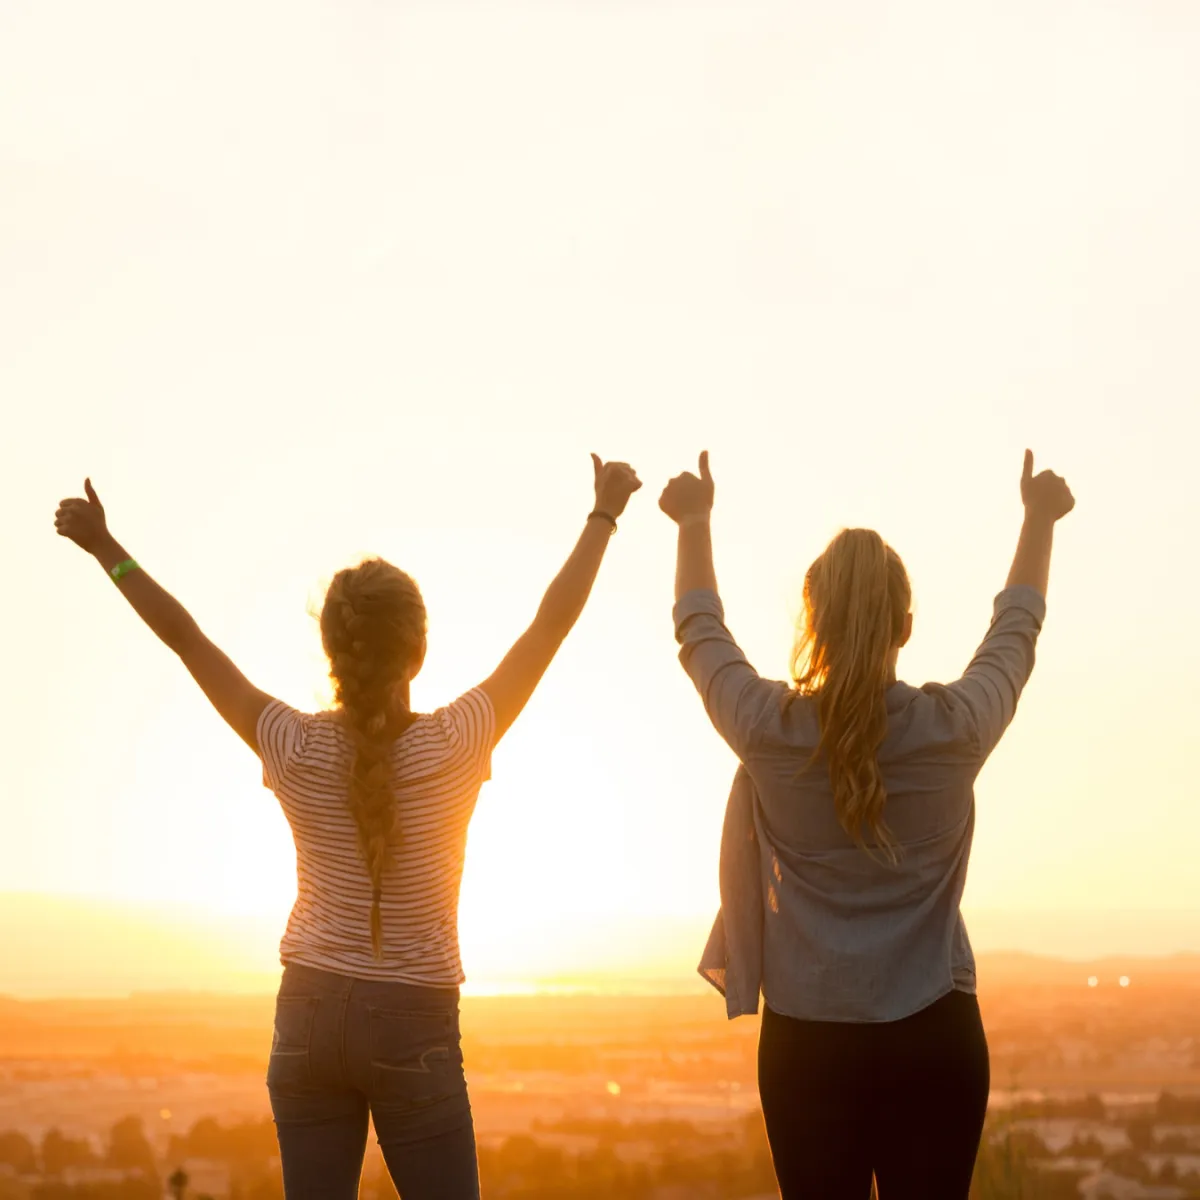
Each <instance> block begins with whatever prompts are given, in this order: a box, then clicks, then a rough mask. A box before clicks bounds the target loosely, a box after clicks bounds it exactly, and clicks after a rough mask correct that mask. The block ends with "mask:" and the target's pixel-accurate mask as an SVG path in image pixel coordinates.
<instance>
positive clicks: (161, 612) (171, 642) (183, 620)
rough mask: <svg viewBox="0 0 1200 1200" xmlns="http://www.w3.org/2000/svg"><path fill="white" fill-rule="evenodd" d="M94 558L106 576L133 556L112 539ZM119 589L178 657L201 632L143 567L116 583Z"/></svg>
mask: <svg viewBox="0 0 1200 1200" xmlns="http://www.w3.org/2000/svg"><path fill="white" fill-rule="evenodd" d="M92 557H93V558H95V559H96V561H97V562H98V563H99V564H100V565H101V566H102V567H103V568H104V571H105V574H107V573H108V572H109V571H111V570H112V568H113V567H115V566H116V565H117V564H118V563H122V562H124V561H125V560H126V559H127V558H129V557H130V555H129V553H128V552H127V551H126V549H125V547H124V546H122V545H121V544H120V543H119V542H118V541H117V540H116V539H115V538H114V537H111V536H109V537H107V538H105V540H104V541H103V542H102V543H101V544H100V545H99V546H98V547H97V548H96V549H95V551H93V554H92ZM117 588H118V590H119V591H120V592H121V594H122V595H123V596H124V597H125V599H126V600H128V601H129V603H130V605H131V606H132V608H133V610H134V612H136V613H137V615H138V616H139V617H141V618H142V620H143V621H145V622H146V624H147V625H149V626H150V628H151V629H152V630H153V631H154V632H155V633H156V634H157V635H158V637H159V638H161V639H162V640H163V641H164V642H165V643H166V644H167V645H168V646H170V648H171V649H172V650H174V651H175V653H176V654H179V653H181V652H182V650H183V648H184V647H185V646H186V644H187V642H188V640H189V639H190V638H191V637H192V636H193V635H194V634H197V633H199V627H198V626H197V625H196V622H195V621H194V620H193V619H192V616H191V614H190V613H189V612H188V611H187V609H186V608H184V607H183V605H182V604H180V603H179V601H178V600H176V599H175V597H174V596H172V595H171V594H170V593H169V592H168V591H166V589H165V588H162V587H160V586H159V585H158V584H157V583H155V582H154V580H153V579H151V578H150V576H149V575H148V574H147V573H146V572H145V571H144V570H142V569H141V568H139V569H138V570H136V571H130V573H129V574H128V575H126V576H124V577H123V578H122V579H121V580H120V581H119V582H118V583H117Z"/></svg>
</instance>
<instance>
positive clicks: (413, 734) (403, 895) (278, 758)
mask: <svg viewBox="0 0 1200 1200" xmlns="http://www.w3.org/2000/svg"><path fill="white" fill-rule="evenodd" d="M495 740H496V716H495V711H494V710H493V708H492V702H491V700H490V699H489V697H488V696H487V694H486V693H485V692H483V691H482V690H481V689H479V688H475V689H474V690H472V691H469V692H467V693H466V695H464V696H462V697H460V698H459V699H458V700H456V701H454V703H453V704H450V705H447V706H446V707H445V708H440V709H438V710H437V711H436V712H435V713H432V714H431V715H429V716H419V717H417V719H416V721H414V722H413V724H412V725H410V726H409V727H408V728H407V729H406V730H405V731H404V733H403V734H401V735H400V736H399V737H398V738H396V740H395V741H394V742H393V743H392V789H393V792H394V794H395V797H396V825H397V829H398V831H399V845H398V847H397V849H396V851H395V852H394V854H393V861H392V863H391V865H390V866H389V867H388V870H387V872H386V873H385V875H384V879H383V897H382V909H381V911H382V917H383V957H382V958H380V959H377V958H376V957H375V953H374V951H373V949H372V948H371V879H370V876H369V875H368V874H367V868H366V865H365V863H364V862H363V857H362V854H361V852H360V851H359V848H358V832H357V827H356V826H355V823H354V818H353V817H352V816H351V815H350V810H349V807H348V804H347V797H348V787H349V776H350V764H351V761H352V759H353V753H354V751H353V743H352V742H351V740H350V737H349V735H348V734H347V733H346V731H345V729H344V728H343V727H342V724H341V721H340V719H339V717H338V716H337V714H335V713H332V712H324V713H317V714H315V715H313V714H310V713H302V712H297V711H296V710H295V709H294V708H289V707H288V706H287V705H286V704H284V703H282V702H281V701H279V700H274V701H272V702H271V703H270V704H268V705H267V706H266V708H265V709H263V712H262V715H261V716H260V717H259V719H258V745H259V753H260V754H261V755H262V761H263V782H264V783H265V785H266V786H267V787H268V788H270V789H271V791H273V792H274V793H275V795H276V796H277V797H278V798H279V803H280V804H281V805H282V807H283V811H284V815H285V816H286V817H287V819H288V824H289V825H290V826H291V828H292V837H293V838H294V839H295V842H296V903H295V906H294V907H293V908H292V914H291V916H290V917H289V918H288V924H287V932H286V933H285V934H284V935H283V942H282V944H281V945H280V948H279V955H280V958H281V959H282V960H283V962H284V963H298V964H301V965H303V966H307V967H315V968H317V969H318V970H323V971H333V972H336V973H337V974H340V975H349V976H352V977H355V978H361V979H385V980H392V981H395V982H400V983H412V984H422V985H425V986H427V987H457V986H458V984H460V983H462V981H463V978H464V976H463V970H462V963H461V960H460V958H459V950H458V892H459V884H460V882H461V881H462V870H463V856H464V854H465V853H466V845H467V825H468V823H469V822H470V820H471V814H472V812H473V811H474V809H475V802H476V800H477V799H478V796H479V789H480V787H481V785H482V784H483V783H484V781H485V780H486V779H488V777H489V773H490V764H491V752H492V747H493V745H494V743H495Z"/></svg>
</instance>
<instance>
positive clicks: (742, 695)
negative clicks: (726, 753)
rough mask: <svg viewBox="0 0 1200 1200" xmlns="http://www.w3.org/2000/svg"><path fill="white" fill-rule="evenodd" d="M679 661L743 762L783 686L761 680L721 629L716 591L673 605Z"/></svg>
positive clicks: (721, 610) (688, 596)
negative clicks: (678, 645)
mask: <svg viewBox="0 0 1200 1200" xmlns="http://www.w3.org/2000/svg"><path fill="white" fill-rule="evenodd" d="M675 640H676V641H678V642H679V644H680V650H679V661H680V662H681V663H682V664H683V669H684V670H685V671H686V672H687V673H688V675H689V676H690V677H691V680H692V682H693V683H694V684H695V685H696V690H697V691H698V692H699V693H700V698H701V700H703V701H704V707H705V709H706V711H707V712H708V716H709V719H710V720H711V721H712V723H713V725H714V727H715V728H716V730H717V732H718V733H719V734H720V735H721V736H722V737H723V738H724V739H725V740H726V741H727V742H728V743H729V745H730V747H731V748H732V750H733V751H734V753H735V754H737V756H738V757H739V758H741V759H742V760H743V761H744V760H745V758H746V755H747V754H749V753H750V752H751V751H752V750H753V749H754V748H755V747H756V746H757V745H758V743H759V741H760V739H761V738H762V735H763V732H764V731H765V729H766V726H767V724H768V722H769V721H770V719H771V715H772V714H773V713H775V712H777V710H778V707H779V691H780V688H781V686H782V685H780V684H778V683H775V682H772V681H768V680H764V679H763V678H761V677H760V676H759V674H758V672H757V671H756V670H755V669H754V668H753V667H752V666H751V665H750V664H749V663H748V662H747V661H746V656H745V655H744V654H743V653H742V651H741V648H740V647H739V646H738V644H737V642H735V641H734V640H733V635H732V634H731V633H730V632H729V630H728V629H726V627H725V609H724V606H723V605H722V604H721V598H720V597H719V596H718V595H717V594H716V592H710V591H694V592H688V593H687V594H686V595H685V596H683V597H681V598H680V600H679V601H678V602H677V603H676V605H675Z"/></svg>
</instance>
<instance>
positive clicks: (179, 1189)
mask: <svg viewBox="0 0 1200 1200" xmlns="http://www.w3.org/2000/svg"><path fill="white" fill-rule="evenodd" d="M187 1185H188V1177H187V1172H186V1171H185V1170H184V1169H183V1168H182V1167H179V1168H177V1169H176V1171H175V1172H174V1173H173V1174H172V1175H171V1178H170V1179H168V1180H167V1188H168V1189H169V1190H170V1193H171V1195H172V1196H174V1197H175V1200H183V1198H184V1196H185V1195H186V1194H187Z"/></svg>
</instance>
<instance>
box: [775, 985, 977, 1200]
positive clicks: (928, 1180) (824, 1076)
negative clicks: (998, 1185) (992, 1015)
mask: <svg viewBox="0 0 1200 1200" xmlns="http://www.w3.org/2000/svg"><path fill="white" fill-rule="evenodd" d="M988 1085H989V1070H988V1049H987V1040H986V1038H985V1037H984V1033H983V1022H982V1021H981V1020H980V1017H979V1005H978V1003H977V1002H976V1000H975V997H974V996H968V995H967V994H965V993H964V992H951V993H950V994H949V995H947V996H943V997H942V999H940V1000H938V1001H937V1002H936V1003H935V1004H931V1005H930V1006H929V1007H928V1008H926V1009H922V1010H921V1012H919V1013H916V1014H915V1015H913V1016H911V1017H905V1018H904V1020H902V1021H889V1022H886V1023H880V1024H870V1025H868V1024H848V1023H847V1024H843V1023H841V1022H830V1021H797V1020H794V1019H793V1018H791V1017H781V1016H780V1015H779V1014H778V1013H775V1012H772V1011H771V1010H770V1009H769V1008H768V1009H767V1010H766V1011H765V1012H764V1013H763V1021H762V1032H761V1035H760V1038H759V1043H758V1086H759V1091H760V1093H761V1095H762V1107H763V1115H764V1117H765V1118H766V1122H767V1137H768V1139H769V1140H770V1143H771V1155H772V1157H773V1158H774V1160H775V1171H776V1174H777V1175H778V1177H779V1188H780V1193H781V1196H782V1198H783V1200H868V1197H869V1196H870V1194H871V1176H872V1174H874V1176H875V1179H876V1182H877V1184H878V1186H879V1200H966V1197H967V1193H968V1191H969V1190H970V1186H971V1172H972V1171H973V1170H974V1168H975V1155H976V1153H977V1152H978V1150H979V1139H980V1135H981V1134H982V1132H983V1118H984V1114H985V1112H986V1110H987V1098H988Z"/></svg>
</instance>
